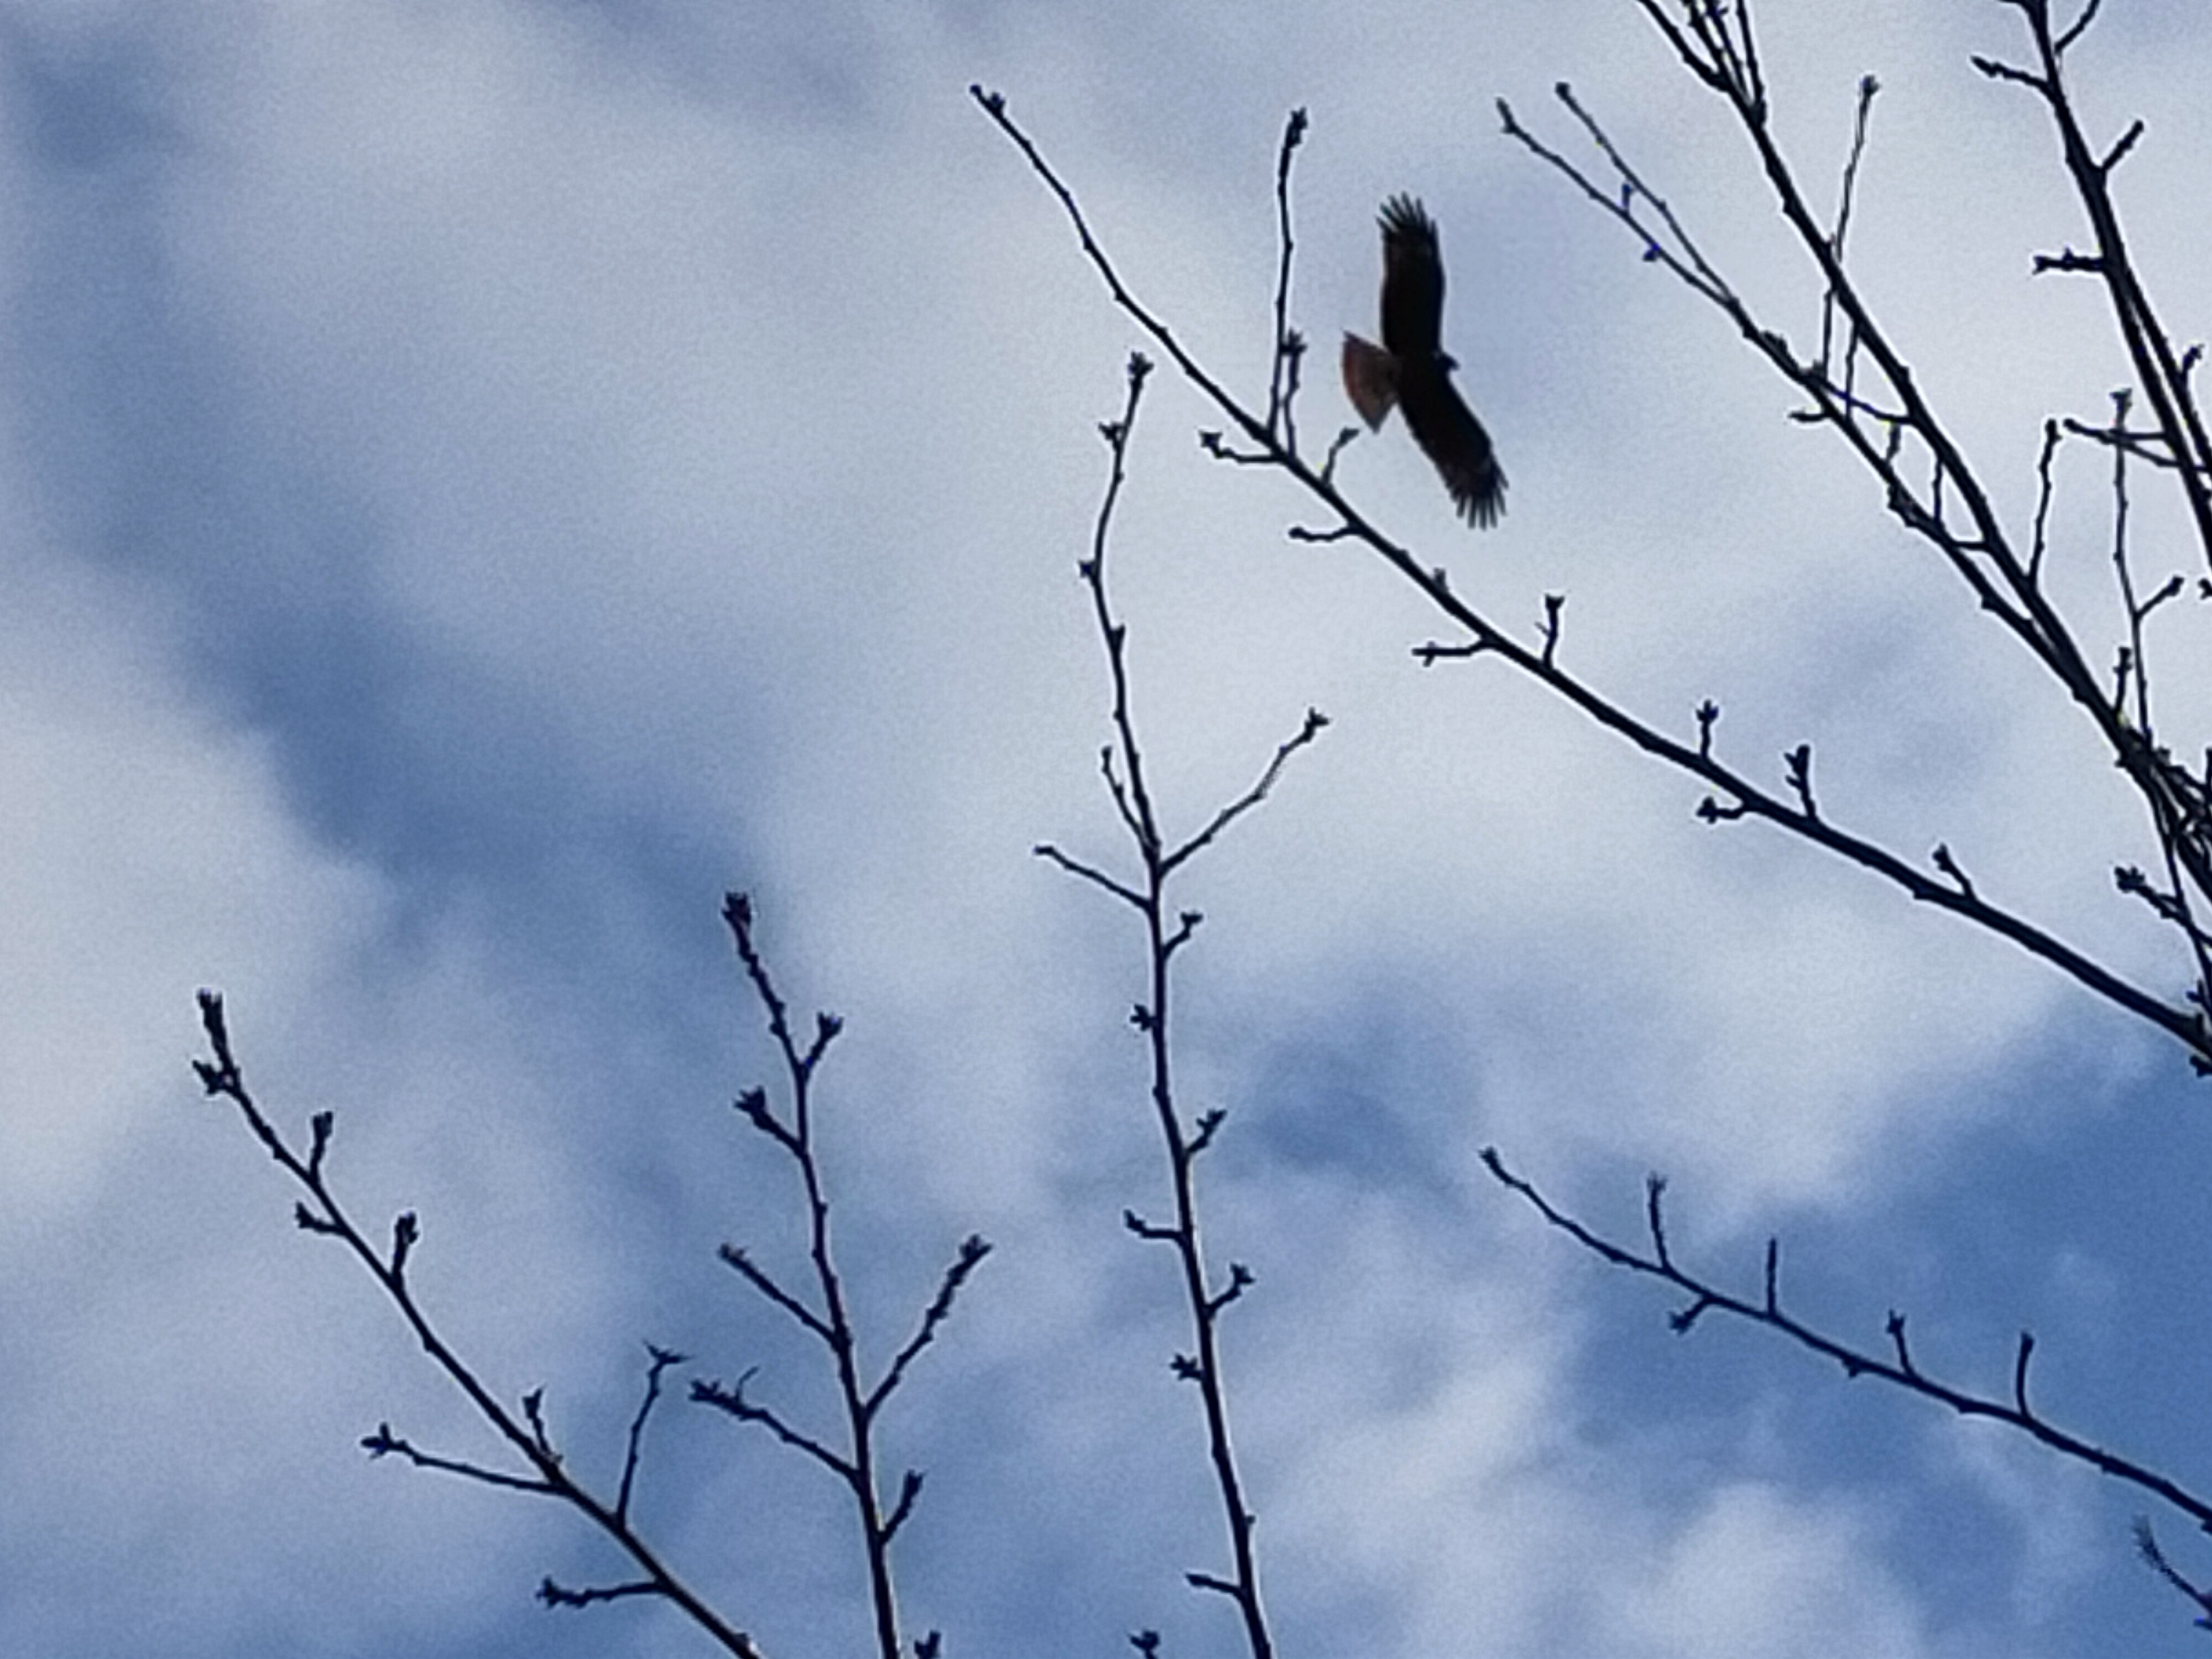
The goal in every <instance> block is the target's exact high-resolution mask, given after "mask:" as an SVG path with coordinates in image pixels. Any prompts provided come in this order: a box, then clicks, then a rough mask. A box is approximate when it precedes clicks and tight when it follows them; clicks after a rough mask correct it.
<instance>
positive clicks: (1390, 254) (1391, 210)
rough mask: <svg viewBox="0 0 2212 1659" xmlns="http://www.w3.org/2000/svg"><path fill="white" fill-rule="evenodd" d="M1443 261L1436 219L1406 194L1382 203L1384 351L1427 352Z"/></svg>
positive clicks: (1438, 313) (1437, 324) (1439, 318)
mask: <svg viewBox="0 0 2212 1659" xmlns="http://www.w3.org/2000/svg"><path fill="white" fill-rule="evenodd" d="M1443 313H1444V263H1443V256H1442V255H1441V254H1439V253H1438V252H1437V226H1436V222H1435V221H1434V220H1433V219H1431V218H1430V217H1429V216H1428V214H1427V212H1426V211H1425V210H1423V208H1422V206H1421V204H1419V202H1417V201H1415V200H1414V199H1413V197H1410V196H1393V197H1391V198H1390V199H1389V201H1387V202H1385V203H1383V345H1384V346H1385V347H1387V348H1388V349H1389V352H1390V355H1391V356H1394V357H1397V358H1399V359H1401V360H1403V359H1405V358H1407V357H1432V356H1435V355H1436V354H1437V351H1438V350H1439V349H1441V347H1440V346H1439V345H1438V343H1437V342H1438V339H1439V337H1440V333H1441V331H1442V328H1443Z"/></svg>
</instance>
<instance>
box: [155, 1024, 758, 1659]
mask: <svg viewBox="0 0 2212 1659" xmlns="http://www.w3.org/2000/svg"><path fill="white" fill-rule="evenodd" d="M199 1008H200V1025H201V1028H202V1030H204V1032H205V1033H206V1035H207V1040H208V1047H209V1050H210V1054H212V1055H213V1058H212V1059H211V1060H194V1061H193V1062H192V1069H193V1070H194V1072H195V1073H197V1075H198V1077H199V1079H200V1086H201V1087H202V1088H203V1089H204V1091H206V1092H207V1093H208V1094H209V1095H210V1097H220V1098H222V1099H225V1100H228V1101H229V1102H230V1103H231V1104H232V1105H234V1107H236V1108H237V1109H238V1113H239V1115H240V1118H241V1119H243V1120H244V1121H245V1123H246V1127H247V1129H248V1130H249V1131H250V1132H251V1133H252V1135H253V1138H254V1139H256V1140H258V1141H259V1142H260V1143H261V1145H262V1146H263V1147H264V1149H265V1150H266V1151H267V1152H268V1153H269V1155H270V1157H271V1158H274V1159H275V1160H276V1163H277V1164H278V1165H279V1166H280V1167H281V1168H282V1169H283V1170H284V1172H285V1173H286V1174H287V1175H289V1176H291V1177H292V1179H293V1180H294V1181H295V1182H297V1183H298V1184H299V1185H300V1186H301V1188H304V1189H305V1190H306V1191H307V1194H308V1197H309V1198H310V1199H311V1200H313V1206H314V1207H313V1209H312V1210H311V1209H309V1207H308V1206H307V1203H306V1202H304V1201H303V1202H302V1203H301V1204H299V1205H298V1206H295V1212H294V1213H295V1218H296V1219H297V1220H298V1221H299V1222H300V1224H301V1225H302V1226H303V1227H305V1228H307V1230H308V1231H312V1232H315V1233H318V1234H320V1235H323V1236H325V1237H333V1238H337V1239H338V1240H339V1241H341V1242H342V1243H343V1244H344V1245H345V1247H346V1249H348V1250H349V1251H351V1252H352V1254H353V1255H354V1258H355V1259H356V1261H359V1262H360V1263H361V1264H362V1267H364V1268H365V1269H367V1271H368V1273H369V1276H370V1277H371V1278H373V1279H375V1280H376V1282H377V1284H378V1285H380V1287H381V1288H382V1289H383V1291H384V1293H385V1295H386V1297H389V1298H390V1299H391V1302H392V1305H393V1306H394V1307H395V1308H397V1309H398V1310H399V1314H400V1316H401V1318H403V1319H404V1321H405V1322H406V1323H407V1326H408V1328H409V1329H410V1330H411V1331H412V1332H413V1333H414V1334H415V1339H416V1341H418V1342H420V1343H421V1344H422V1350H423V1352H425V1353H427V1354H428V1355H429V1356H430V1359H431V1363H432V1364H435V1365H436V1366H437V1368H438V1369H439V1370H441V1371H443V1372H444V1373H445V1374H446V1376H447V1377H448V1378H450V1379H451V1380H452V1382H453V1385H454V1386H455V1387H456V1388H458V1389H459V1390H460V1391H461V1393H462V1394H463V1395H465V1396H466V1397H467V1399H468V1401H469V1403H470V1404H471V1406H472V1407H475V1408H476V1411H477V1415H478V1416H480V1417H481V1418H483V1420H484V1421H485V1422H486V1423H488V1424H489V1425H490V1426H491V1427H492V1429H493V1430H494V1431H495V1432H496V1433H497V1434H498V1435H499V1437H501V1439H502V1440H504V1441H506V1442H507V1444H508V1445H509V1446H511V1447H513V1449H514V1450H515V1451H516V1452H517V1453H518V1454H519V1455H520V1457H521V1459H522V1461H523V1462H524V1464H525V1465H526V1467H528V1468H530V1469H532V1471H534V1474H532V1475H518V1474H507V1473H505V1472H503V1471H501V1470H497V1469H493V1468H487V1467H485V1466H483V1465H481V1464H476V1463H471V1462H464V1461H462V1460H459V1459H453V1458H444V1457H439V1456H436V1455H433V1454H430V1453H427V1452H422V1451H419V1450H417V1449H416V1448H415V1447H414V1446H413V1445H411V1444H410V1443H408V1442H407V1441H406V1440H404V1438H402V1437H399V1436H398V1435H396V1434H394V1433H392V1428H391V1425H389V1424H379V1425H377V1431H376V1432H375V1433H374V1434H373V1435H369V1436H368V1437H365V1438H364V1439H363V1440H362V1449H364V1450H366V1451H367V1452H368V1454H369V1455H370V1456H372V1457H384V1456H397V1457H400V1458H404V1459H405V1460H406V1461H407V1462H410V1463H412V1464H414V1465H416V1467H417V1468H428V1469H435V1470H438V1471H441V1472H442V1473H446V1474H457V1475H460V1476H462V1477H463V1478H465V1479H467V1480H476V1481H479V1482H482V1483H483V1484H486V1485H489V1486H507V1487H512V1488H513V1489H514V1490H516V1491H520V1492H532V1493H537V1494H540V1495H543V1496H545V1497H550V1498H558V1499H560V1500H561V1501H562V1503H564V1504H568V1506H569V1507H570V1508H572V1509H574V1510H577V1511H579V1512H580V1513H581V1514H582V1515H583V1516H585V1517H586V1519H588V1520H589V1521H590V1522H592V1524H593V1525H594V1526H596V1527H597V1528H599V1530H600V1531H601V1532H603V1533H604V1534H606V1536H607V1537H608V1538H609V1539H611V1541H613V1542H614V1544H615V1545H616V1547H617V1548H619V1549H620V1550H621V1551H622V1552H623V1554H625V1555H627V1556H628V1557H629V1559H630V1560H631V1561H632V1562H634V1563H635V1565H637V1567H638V1568H639V1569H640V1571H641V1572H642V1573H643V1575H644V1577H643V1578H642V1579H641V1581H639V1583H638V1585H637V1586H635V1587H634V1588H628V1589H623V1591H621V1592H620V1593H621V1594H623V1595H645V1594H652V1595H659V1596H660V1597H662V1598H664V1599H665V1600H666V1601H670V1602H671V1603H672V1604H673V1605H675V1606H676V1607H680V1608H682V1609H683V1611H684V1613H685V1614H686V1615H687V1616H688V1617H689V1618H690V1620H691V1621H692V1622H693V1623H694V1624H696V1625H697V1626H699V1628H700V1629H702V1631H704V1632H706V1633H707V1634H708V1636H709V1637H710V1638H713V1640H714V1642H715V1643H716V1644H718V1645H719V1646H720V1648H722V1650H724V1651H726V1652H727V1653H731V1654H734V1655H736V1656H738V1659H760V1653H759V1650H758V1649H757V1648H756V1647H755V1646H754V1645H753V1642H752V1638H750V1637H749V1636H747V1635H746V1634H745V1633H744V1632H743V1631H741V1630H738V1629H736V1628H735V1627H734V1626H731V1625H729V1624H726V1623H725V1622H724V1621H723V1620H722V1618H721V1617H720V1615H719V1614H718V1613H715V1612H714V1609H713V1608H711V1607H708V1605H707V1604H706V1602H704V1601H702V1600H701V1599H700V1598H699V1596H698V1595H696V1594H695V1593H694V1592H693V1591H692V1590H691V1589H690V1587H689V1586H687V1585H686V1584H684V1583H683V1581H681V1580H680V1579H678V1578H677V1577H675V1575H674V1574H672V1573H671V1572H670V1571H668V1569H667V1568H666V1567H665V1566H664V1565H661V1562H660V1560H659V1557H658V1556H657V1555H655V1553H653V1550H652V1549H651V1547H648V1546H647V1543H646V1541H644V1539H643V1538H642V1537H641V1536H640V1535H639V1534H637V1533H636V1532H635V1530H634V1529H633V1528H631V1526H630V1523H629V1517H628V1516H627V1514H626V1513H625V1512H624V1510H623V1503H622V1500H619V1499H618V1500H617V1503H616V1504H605V1503H603V1502H602V1501H601V1500H600V1499H599V1498H597V1497H596V1496H594V1495H593V1494H592V1492H591V1491H590V1490H589V1489H587V1488H586V1487H585V1486H583V1485H582V1484H581V1483H580V1482H579V1481H577V1480H574V1478H573V1477H572V1476H571V1475H570V1474H568V1470H567V1469H566V1468H565V1467H563V1464H562V1458H561V1456H560V1454H559V1453H558V1452H557V1451H556V1449H554V1446H553V1443H552V1441H551V1438H550V1436H549V1435H548V1434H547V1433H546V1431H545V1425H544V1419H543V1417H542V1415H541V1414H540V1406H541V1400H542V1396H541V1395H540V1394H539V1393H538V1392H537V1391H532V1393H531V1394H530V1395H526V1396H525V1399H524V1408H523V1413H524V1414H523V1420H520V1421H519V1420H517V1419H516V1418H515V1416H514V1414H513V1413H511V1412H509V1411H508V1410H507V1407H504V1406H502V1405H501V1404H500V1402H499V1401H498V1399H497V1398H496V1397H495V1395H493V1394H492V1393H491V1391H490V1390H489V1389H487V1388H486V1387H485V1386H484V1384H483V1383H482V1382H481V1381H479V1380H478V1378H477V1375H476V1373H475V1372H474V1370H471V1368H470V1367H469V1366H468V1365H467V1364H465V1362H464V1361H463V1360H462V1359H461V1358H460V1357H459V1355H458V1354H457V1353H455V1352H454V1351H453V1348H452V1347H450V1346H448V1345H447V1342H446V1340H445V1339H444V1338H443V1337H441V1335H440V1334H438V1332H437V1331H436V1329H435V1328H434V1327H433V1326H432V1325H431V1323H430V1321H429V1317H428V1315H426V1314H425V1313H424V1312H423V1311H422V1307H421V1306H420V1304H417V1303H416V1300H415V1293H414V1291H413V1290H412V1288H411V1287H410V1285H408V1283H407V1280H406V1278H405V1276H404V1268H405V1267H406V1259H407V1254H408V1251H409V1249H410V1248H411V1246H412V1245H413V1243H415V1241H416V1238H417V1237H419V1236H420V1229H419V1228H418V1227H417V1226H416V1223H415V1218H414V1215H413V1212H404V1213H403V1214H402V1215H401V1217H400V1218H399V1221H398V1222H397V1223H395V1224H394V1226H393V1229H392V1249H391V1253H390V1256H389V1259H388V1260H387V1259H386V1257H385V1256H384V1255H380V1253H379V1252H378V1250H377V1249H376V1247H375V1246H374V1245H373V1244H372V1243H370V1242H369V1241H368V1237H366V1236H365V1235H364V1234H363V1233H362V1231H361V1229H360V1228H359V1227H357V1226H356V1225H354V1222H353V1220H352V1218H351V1217H349V1215H348V1214H347V1213H346V1212H345V1210H344V1209H343V1207H342V1206H340V1204H339V1203H338V1200H337V1195H336V1194H334V1193H332V1192H331V1188H330V1187H329V1185H328V1184H327V1178H326V1176H325V1154H326V1153H327V1152H328V1151H329V1149H330V1146H331V1134H332V1123H333V1119H332V1118H331V1114H330V1113H328V1112H318V1113H317V1114H315V1115H314V1117H313V1120H311V1122H310V1129H309V1134H310V1139H309V1142H308V1150H307V1156H306V1157H304V1158H302V1157H301V1156H300V1155H298V1154H297V1153H295V1152H293V1151H292V1149H291V1147H290V1146H288V1145H287V1144H286V1142H285V1140H284V1138H283V1136H282V1135H280V1134H279V1133H277V1132H276V1128H275V1127H274V1126H273V1125H272V1124H271V1123H270V1121H269V1119H268V1117H267V1115H265V1114H264V1112H263V1111H262V1109H261V1108H260V1106H259V1104H258V1103H257V1102H256V1101H255V1100H254V1098H253V1096H252V1093H251V1092H250V1091H248V1090H247V1088H246V1079H245V1077H244V1075H243V1073H241V1072H240V1068H239V1065H238V1061H237V1059H236V1057H235V1055H234V1054H233V1052H232V1049H231V1042H230V1030H229V1025H228V1020H227V1018H226V1017H225V1015H224V1012H223V1006H222V996H221V995H220V994H217V993H216V992H214V991H202V992H201V993H200V994H199ZM632 1449H633V1451H634V1450H635V1440H633V1443H632ZM623 1486H624V1492H625V1496H626V1494H627V1490H628V1486H629V1474H628V1472H627V1470H626V1472H625V1475H624V1480H623ZM546 1583H547V1584H548V1585H550V1583H551V1580H550V1579H549V1580H547V1581H546ZM580 1594H582V1593H580ZM541 1597H542V1590H541ZM589 1599H597V1600H605V1599H607V1597H606V1596H605V1595H597V1596H592V1597H590V1598H589ZM549 1604H550V1601H549ZM568 1605H574V1606H580V1605H583V1603H582V1602H580V1601H572V1602H570V1603H568Z"/></svg>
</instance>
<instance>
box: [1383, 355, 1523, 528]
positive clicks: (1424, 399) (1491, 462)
mask: <svg viewBox="0 0 2212 1659" xmlns="http://www.w3.org/2000/svg"><path fill="white" fill-rule="evenodd" d="M1431 361H1433V360H1431ZM1398 401H1399V406H1400V407H1401V409H1402V410H1405V414H1406V425H1407V428H1408V429H1409V430H1411V431H1412V433H1413V441H1414V442H1415V443H1417V444H1419V445H1420V447H1421V453H1423V454H1425V455H1426V456H1427V457H1428V458H1429V459H1430V460H1431V461H1433V462H1434V463H1435V464H1436V469H1437V471H1438V472H1440V473H1442V474H1443V481H1444V488H1445V489H1448V490H1449V491H1450V492H1451V498H1452V505H1453V506H1455V507H1457V508H1458V509H1459V511H1460V513H1461V514H1462V516H1463V517H1464V518H1465V519H1466V520H1467V521H1468V523H1469V524H1471V525H1477V526H1480V527H1481V528H1483V529H1485V530H1487V529H1488V528H1490V526H1492V525H1494V524H1496V523H1497V522H1498V516H1499V515H1500V514H1501V513H1504V511H1505V474H1504V471H1502V470H1501V469H1500V468H1499V466H1498V452H1497V450H1496V449H1495V448H1493V447H1492V445H1491V441H1490V434H1489V433H1488V432H1486V431H1485V430H1484V429H1483V425H1482V422H1480V421H1479V420H1477V419H1476V418H1475V416H1474V410H1471V409H1469V408H1468V406H1467V404H1466V401H1465V400H1464V399H1463V398H1461V396H1460V395H1459V393H1458V392H1456V391H1455V390H1454V389H1453V386H1452V383H1451V381H1450V380H1449V378H1448V377H1447V375H1446V374H1445V373H1444V370H1443V366H1442V365H1441V364H1440V363H1438V364H1437V366H1436V367H1435V368H1431V369H1429V370H1427V371H1425V372H1423V373H1419V374H1414V373H1412V372H1407V373H1405V374H1401V376H1400V377H1399V385H1398Z"/></svg>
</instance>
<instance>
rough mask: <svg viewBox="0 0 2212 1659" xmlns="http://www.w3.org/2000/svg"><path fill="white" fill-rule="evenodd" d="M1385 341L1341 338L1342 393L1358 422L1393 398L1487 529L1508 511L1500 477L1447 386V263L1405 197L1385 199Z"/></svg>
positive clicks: (1455, 497) (1470, 415) (1492, 455)
mask: <svg viewBox="0 0 2212 1659" xmlns="http://www.w3.org/2000/svg"><path fill="white" fill-rule="evenodd" d="M1382 225H1383V343H1382V344H1381V345H1379V346H1378V345H1376V344H1375V343H1373V342H1371V341H1368V340H1363V339H1361V338H1360V337H1358V335H1356V334H1347V335H1346V336H1345V337H1344V390H1345V393H1346V396H1348V397H1349V398H1351V399H1352V407H1353V408H1354V409H1356V410H1358V411H1359V417H1360V419H1362V420H1364V421H1365V422H1367V424H1368V426H1369V427H1370V428H1376V427H1380V426H1381V425H1382V424H1383V417H1384V416H1387V415H1389V412H1390V409H1391V406H1392V405H1393V404H1395V405H1396V406H1397V407H1398V408H1399V409H1400V410H1403V411H1404V413H1405V416H1406V426H1407V430H1409V431H1410V432H1412V433H1413V441H1414V442H1415V443H1417V444H1419V445H1420V447H1421V453H1423V454H1425V455H1426V456H1427V457H1428V458H1429V459H1431V461H1433V462H1435V463H1436V468H1437V471H1438V472H1440V473H1442V474H1443V480H1444V488H1445V489H1448V490H1449V491H1450V492H1451V498H1452V505H1453V506H1455V507H1457V508H1458V509H1459V511H1460V512H1461V513H1462V514H1463V515H1464V516H1465V517H1466V519H1467V521H1468V523H1469V524H1473V525H1480V526H1482V527H1483V528H1485V529H1488V528H1489V527H1490V526H1492V525H1494V524H1496V523H1497V522H1498V514H1499V513H1503V512H1504V511H1505V475H1504V473H1503V472H1501V471H1498V452H1497V451H1496V450H1494V449H1493V448H1492V447H1491V443H1490V434H1489V433H1487V432H1486V431H1484V430H1483V428H1482V422H1480V421H1478V420H1477V419H1475V418H1474V410H1471V409H1469V408H1468V406H1467V404H1466V403H1465V402H1464V401H1463V400H1462V398H1461V397H1460V395H1459V393H1458V392H1455V391H1454V390H1453V389H1452V383H1451V373H1452V370H1454V369H1455V368H1458V367H1459V365H1458V364H1457V363H1455V362H1453V361H1452V359H1451V358H1450V357H1449V356H1447V355H1446V354H1445V352H1444V350H1443V346H1442V345H1441V343H1439V340H1438V335H1439V333H1440V332H1441V330H1442V324H1443V311H1444V262H1443V256H1442V255H1441V254H1439V253H1438V252H1437V227H1436V222H1435V221H1434V220H1432V219H1431V218H1430V217H1429V216H1428V215H1427V214H1426V213H1425V211H1423V210H1422V208H1421V204H1420V203H1419V202H1418V201H1416V200H1415V199H1414V198H1413V197H1410V196H1393V197H1391V198H1390V199H1389V201H1387V202H1385V203H1383V216H1382Z"/></svg>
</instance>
